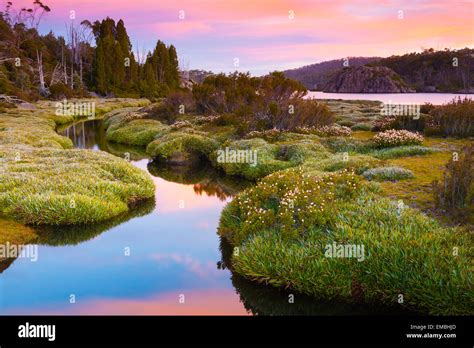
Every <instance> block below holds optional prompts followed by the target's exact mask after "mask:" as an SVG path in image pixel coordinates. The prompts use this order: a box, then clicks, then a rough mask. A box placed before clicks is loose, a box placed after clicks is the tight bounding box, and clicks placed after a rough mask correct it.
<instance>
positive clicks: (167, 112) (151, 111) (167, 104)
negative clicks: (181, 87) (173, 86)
mask: <svg viewBox="0 0 474 348" xmlns="http://www.w3.org/2000/svg"><path fill="white" fill-rule="evenodd" d="M195 111H196V106H195V103H194V100H193V98H192V95H191V93H190V92H186V91H174V92H171V93H169V94H168V96H167V97H166V98H165V99H164V100H162V101H161V102H160V103H158V104H156V105H154V106H153V107H151V108H147V113H148V115H147V118H150V119H153V120H157V121H161V122H164V123H167V124H173V123H174V122H175V121H176V120H177V119H178V118H179V115H180V114H182V113H183V112H184V113H188V114H189V113H193V112H195Z"/></svg>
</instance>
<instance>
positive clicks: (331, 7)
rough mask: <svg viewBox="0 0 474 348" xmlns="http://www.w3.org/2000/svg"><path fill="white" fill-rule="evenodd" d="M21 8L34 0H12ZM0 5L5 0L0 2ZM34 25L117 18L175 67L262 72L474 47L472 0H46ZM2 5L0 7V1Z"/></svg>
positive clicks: (136, 42)
mask: <svg viewBox="0 0 474 348" xmlns="http://www.w3.org/2000/svg"><path fill="white" fill-rule="evenodd" d="M12 2H13V3H14V7H16V8H21V7H22V6H24V5H27V4H31V3H32V2H33V0H28V1H27V0H17V1H15V0H12ZM1 3H2V4H3V5H5V4H6V1H3V0H1ZM44 3H45V4H46V5H48V6H49V7H50V8H51V10H52V11H51V12H50V13H49V14H48V15H47V16H46V17H45V18H44V19H43V21H42V23H41V25H40V31H41V32H43V33H46V32H48V31H49V30H52V31H53V32H54V33H55V34H57V35H64V33H65V23H67V22H69V21H70V14H71V13H72V12H71V11H74V14H75V22H77V23H80V22H81V21H82V20H83V19H88V20H91V21H93V20H97V19H102V18H105V17H107V16H109V17H111V18H113V19H115V20H117V21H118V20H119V19H123V20H124V21H125V25H126V28H127V31H128V34H129V36H130V38H131V41H132V45H133V46H134V50H136V49H137V47H138V48H139V49H140V51H144V50H150V49H153V48H154V46H155V43H156V41H157V40H158V39H160V40H162V41H164V42H165V43H167V44H170V43H172V44H173V45H175V47H176V49H177V51H178V56H179V60H180V66H181V68H186V69H204V70H212V71H214V72H221V71H222V72H231V71H235V70H238V71H250V72H251V73H252V74H253V75H263V74H266V73H268V72H270V71H274V70H285V69H291V68H296V67H300V66H303V65H308V64H313V63H318V62H321V61H325V60H330V59H341V58H344V57H356V56H381V57H387V56H390V55H394V54H404V53H408V52H414V51H421V50H422V49H424V48H431V47H432V48H434V49H444V48H451V49H456V48H464V47H471V48H472V47H474V0H431V1H425V0H398V1H391V0H354V1H351V0H293V1H290V0H134V1H131V0H45V1H44ZM2 7H3V6H2Z"/></svg>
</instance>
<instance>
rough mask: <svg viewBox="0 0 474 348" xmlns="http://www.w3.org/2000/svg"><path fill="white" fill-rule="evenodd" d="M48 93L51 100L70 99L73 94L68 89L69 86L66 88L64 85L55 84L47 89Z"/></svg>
mask: <svg viewBox="0 0 474 348" xmlns="http://www.w3.org/2000/svg"><path fill="white" fill-rule="evenodd" d="M49 92H50V93H51V94H50V97H51V98H52V99H56V100H58V99H64V98H71V97H72V96H73V94H74V92H73V91H72V90H71V88H69V86H66V85H65V84H64V83H62V82H60V83H56V84H54V85H52V86H51V87H49Z"/></svg>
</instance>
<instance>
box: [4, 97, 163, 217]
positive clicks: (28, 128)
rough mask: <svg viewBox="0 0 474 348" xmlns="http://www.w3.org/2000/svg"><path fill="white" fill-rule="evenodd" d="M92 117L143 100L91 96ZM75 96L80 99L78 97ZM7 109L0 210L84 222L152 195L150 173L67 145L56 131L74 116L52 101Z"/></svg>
mask: <svg viewBox="0 0 474 348" xmlns="http://www.w3.org/2000/svg"><path fill="white" fill-rule="evenodd" d="M93 101H94V102H96V117H98V118H100V117H102V115H104V114H105V113H106V112H108V111H110V110H112V109H114V108H123V107H132V106H143V105H145V104H146V101H144V100H132V99H130V100H127V99H126V100H121V99H116V100H93ZM81 102H84V101H83V100H81ZM35 106H36V108H35V109H8V110H7V112H4V113H2V115H1V118H0V161H1V164H2V166H1V169H0V212H1V214H3V215H6V216H7V217H12V218H15V219H17V220H19V221H21V222H23V223H26V224H52V225H69V224H86V223H94V222H99V221H104V220H107V219H110V218H112V217H114V216H117V215H119V214H122V213H124V212H126V211H127V210H128V209H129V206H130V205H132V204H133V203H135V202H137V201H139V200H142V199H146V198H150V197H153V195H154V186H153V182H152V181H151V179H150V178H149V177H148V176H147V175H146V174H145V173H144V172H142V171H141V170H139V169H137V168H135V167H133V166H132V165H131V164H129V163H127V162H126V161H125V160H122V159H119V158H117V157H114V156H112V155H109V154H107V153H102V152H93V151H90V150H76V149H72V143H71V141H70V139H68V138H66V137H63V136H60V135H58V134H57V133H56V131H55V130H56V128H57V127H58V126H59V125H62V124H66V123H68V122H72V121H74V120H75V119H77V117H75V116H70V115H66V116H58V115H56V114H55V103H53V102H40V103H38V104H37V105H35Z"/></svg>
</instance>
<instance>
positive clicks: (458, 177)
mask: <svg viewBox="0 0 474 348" xmlns="http://www.w3.org/2000/svg"><path fill="white" fill-rule="evenodd" d="M457 157H458V158H456V160H455V158H451V160H450V161H449V163H448V164H447V165H446V170H445V172H444V176H443V180H442V181H441V182H437V181H435V182H434V183H433V192H434V198H435V202H436V205H437V207H438V208H443V209H446V210H448V211H450V212H452V213H455V214H457V215H460V216H463V215H464V217H466V218H467V219H468V220H469V221H471V222H474V145H472V144H471V145H469V146H465V147H464V148H463V149H462V150H461V153H460V154H457Z"/></svg>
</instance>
